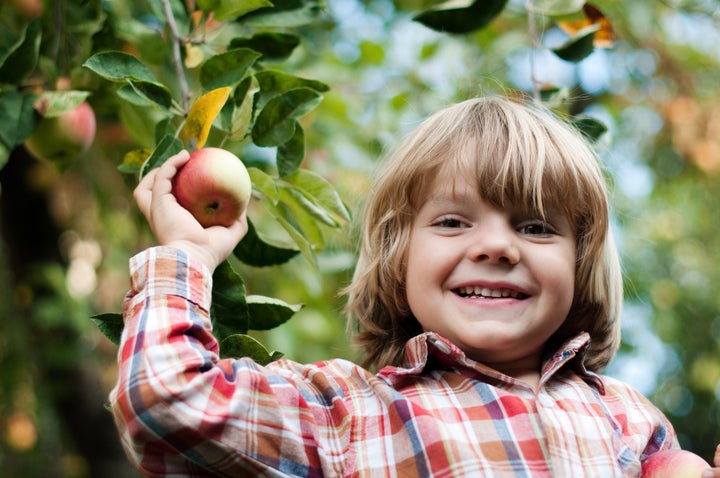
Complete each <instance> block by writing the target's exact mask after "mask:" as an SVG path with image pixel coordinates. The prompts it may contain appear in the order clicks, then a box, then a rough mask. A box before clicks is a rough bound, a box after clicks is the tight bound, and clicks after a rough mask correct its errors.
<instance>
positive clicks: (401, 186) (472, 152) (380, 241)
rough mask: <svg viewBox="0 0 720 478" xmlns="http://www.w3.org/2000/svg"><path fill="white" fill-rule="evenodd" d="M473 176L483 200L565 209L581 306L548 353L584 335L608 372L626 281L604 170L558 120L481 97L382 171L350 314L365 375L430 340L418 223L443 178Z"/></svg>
mask: <svg viewBox="0 0 720 478" xmlns="http://www.w3.org/2000/svg"><path fill="white" fill-rule="evenodd" d="M460 174H471V175H474V176H475V180H476V182H477V187H478V190H479V191H480V194H481V196H482V197H483V198H484V199H485V200H487V201H489V202H490V203H492V204H494V205H497V206H499V207H502V206H503V205H506V204H523V205H526V206H528V207H532V208H535V209H536V210H538V211H540V212H541V213H542V211H543V210H544V208H545V207H547V206H548V205H551V206H553V207H558V208H560V209H561V210H562V211H563V212H564V213H565V214H566V216H567V217H568V219H569V220H570V222H571V224H572V226H573V227H574V230H575V232H576V233H577V267H576V277H575V297H574V300H573V305H572V307H571V309H570V312H569V314H568V317H567V318H566V319H565V321H564V323H563V324H562V325H561V327H560V328H559V330H558V331H557V332H556V333H555V335H554V336H553V337H551V339H550V341H549V342H548V346H557V345H559V343H561V342H563V341H564V340H567V339H568V338H570V337H572V336H574V335H576V334H577V333H579V332H581V331H586V332H588V333H589V334H590V336H591V345H590V348H589V350H588V354H587V356H586V361H585V366H586V367H587V368H588V369H589V370H593V371H600V370H602V369H603V368H604V367H605V366H606V365H607V363H608V362H609V361H610V359H611V358H612V357H613V356H614V354H615V352H616V351H617V348H618V346H619V343H620V320H619V316H620V309H621V306H622V294H623V288H622V277H621V273H620V264H619V258H618V253H617V250H616V248H615V245H614V241H613V238H612V235H611V232H610V227H609V222H610V219H609V210H608V194H607V186H606V183H605V178H604V176H603V171H602V170H601V167H600V165H599V162H598V158H597V156H596V154H595V152H594V151H593V149H592V147H591V146H590V145H589V144H588V143H587V142H586V141H585V139H584V138H583V137H582V135H581V134H580V133H579V132H578V131H576V130H574V129H573V128H572V127H571V126H569V125H568V124H567V123H565V122H564V121H562V120H559V119H557V118H556V117H555V116H553V115H552V114H551V113H549V112H547V111H545V110H543V109H541V108H539V107H536V106H533V105H530V104H521V103H519V102H515V101H512V100H509V99H505V98H496V97H491V98H476V99H472V100H467V101H464V102H461V103H458V104H456V105H453V106H450V107H448V108H445V109H443V110H441V111H439V112H437V113H435V114H434V115H432V116H430V117H429V118H427V119H426V120H425V121H423V122H422V123H421V124H420V125H419V126H418V127H417V128H416V129H415V130H414V131H413V132H412V133H411V134H410V135H409V136H408V137H407V138H406V139H405V140H404V141H403V142H402V143H401V144H400V146H399V147H398V148H397V150H396V151H395V152H394V154H392V155H391V156H390V157H389V158H388V159H387V161H385V162H384V164H383V166H382V169H381V170H380V171H379V175H378V177H377V179H376V181H375V182H374V184H373V186H372V187H371V189H370V191H369V192H368V194H367V201H366V204H365V207H364V211H363V216H362V224H361V228H362V229H361V231H362V232H361V234H362V236H361V243H360V244H361V245H360V251H359V258H358V264H357V267H356V270H355V274H354V277H353V280H352V283H351V284H350V285H349V286H348V287H347V289H346V291H345V292H346V294H347V298H348V302H347V307H346V310H347V312H348V314H349V316H350V320H351V323H354V324H355V325H356V327H357V335H356V337H355V341H356V343H358V344H359V345H361V346H362V347H363V349H364V352H365V354H366V355H365V360H364V362H363V364H364V365H365V366H367V367H381V366H384V365H401V364H402V362H403V359H404V354H405V343H406V342H407V340H409V339H410V338H412V337H413V336H415V335H417V334H419V333H421V332H422V328H421V326H420V324H419V323H418V321H417V320H416V319H415V318H414V317H413V315H412V313H411V312H410V308H409V306H408V303H407V298H406V294H405V274H406V266H407V265H406V262H405V259H406V252H407V249H408V243H409V238H410V229H411V226H412V222H413V219H414V217H415V214H416V213H417V211H418V210H419V208H420V207H421V205H422V200H423V195H424V194H425V193H426V191H427V188H428V185H429V184H430V183H431V181H432V180H433V179H434V178H436V177H438V176H439V177H442V178H445V177H447V178H448V179H449V180H452V178H455V177H459V176H458V175H460Z"/></svg>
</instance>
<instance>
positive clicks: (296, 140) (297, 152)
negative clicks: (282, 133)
mask: <svg viewBox="0 0 720 478" xmlns="http://www.w3.org/2000/svg"><path fill="white" fill-rule="evenodd" d="M304 158H305V131H304V130H303V129H302V126H300V124H299V123H298V124H296V125H295V133H294V134H293V135H292V138H290V139H289V140H287V141H286V142H285V143H283V144H281V145H280V146H278V149H277V157H276V161H275V162H276V164H277V168H278V174H279V175H280V177H284V176H288V175H290V174H292V173H294V172H295V171H297V169H298V168H299V167H300V164H302V162H303V159H304Z"/></svg>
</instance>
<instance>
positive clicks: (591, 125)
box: [570, 115, 607, 142]
mask: <svg viewBox="0 0 720 478" xmlns="http://www.w3.org/2000/svg"><path fill="white" fill-rule="evenodd" d="M570 123H571V124H573V125H574V126H575V127H576V128H577V129H578V130H580V132H581V133H582V134H583V135H585V137H586V138H588V140H590V141H591V142H595V141H597V140H598V139H600V136H602V135H603V134H605V132H606V131H607V126H605V124H604V123H603V122H601V121H599V120H597V119H595V118H591V117H590V116H584V115H579V116H576V117H574V118H572V120H570Z"/></svg>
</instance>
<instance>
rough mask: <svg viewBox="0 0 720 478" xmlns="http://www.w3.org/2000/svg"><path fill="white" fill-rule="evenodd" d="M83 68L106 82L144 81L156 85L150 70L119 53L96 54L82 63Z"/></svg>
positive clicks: (126, 55) (139, 62) (131, 57)
mask: <svg viewBox="0 0 720 478" xmlns="http://www.w3.org/2000/svg"><path fill="white" fill-rule="evenodd" d="M83 66H84V67H85V68H88V69H89V70H91V71H93V72H95V73H96V74H98V75H100V76H101V77H103V78H105V79H106V80H108V81H113V82H116V83H122V82H125V81H145V82H149V83H157V82H156V80H155V77H154V76H153V74H152V73H151V72H150V70H149V69H148V68H147V67H146V66H145V65H144V64H143V63H142V62H141V61H140V60H138V59H137V58H135V57H134V56H133V55H130V54H129V53H123V52H121V51H107V52H103V53H96V54H95V55H93V56H91V57H90V58H88V59H87V60H86V61H85V63H83Z"/></svg>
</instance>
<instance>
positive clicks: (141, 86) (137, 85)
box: [130, 81, 172, 111]
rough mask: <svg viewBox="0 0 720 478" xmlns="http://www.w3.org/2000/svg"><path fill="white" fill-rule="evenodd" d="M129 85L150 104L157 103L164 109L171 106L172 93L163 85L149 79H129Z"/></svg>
mask: <svg viewBox="0 0 720 478" xmlns="http://www.w3.org/2000/svg"><path fill="white" fill-rule="evenodd" d="M130 86H131V87H132V89H133V90H134V91H135V92H136V93H137V94H138V95H139V96H140V97H141V98H144V99H146V100H147V101H148V102H149V104H150V105H151V106H154V105H157V106H159V107H160V108H161V109H162V110H164V111H167V110H169V109H170V106H172V93H171V92H170V90H169V89H168V88H167V87H166V86H165V85H161V84H159V83H154V82H149V81H131V82H130Z"/></svg>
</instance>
